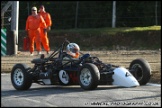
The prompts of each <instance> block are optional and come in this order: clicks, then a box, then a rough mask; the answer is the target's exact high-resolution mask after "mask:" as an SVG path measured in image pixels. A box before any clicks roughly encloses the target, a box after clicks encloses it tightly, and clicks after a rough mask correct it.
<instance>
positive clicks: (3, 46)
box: [1, 29, 7, 56]
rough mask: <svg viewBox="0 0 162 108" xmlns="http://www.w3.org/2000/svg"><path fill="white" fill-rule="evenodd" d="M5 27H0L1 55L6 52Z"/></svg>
mask: <svg viewBox="0 0 162 108" xmlns="http://www.w3.org/2000/svg"><path fill="white" fill-rule="evenodd" d="M6 37H7V35H6V29H1V56H4V55H6V54H7V41H6V39H7V38H6Z"/></svg>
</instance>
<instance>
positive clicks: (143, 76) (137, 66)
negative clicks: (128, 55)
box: [129, 58, 151, 85]
mask: <svg viewBox="0 0 162 108" xmlns="http://www.w3.org/2000/svg"><path fill="white" fill-rule="evenodd" d="M129 70H130V72H131V73H132V74H133V76H134V77H135V78H136V79H137V81H138V82H139V83H140V85H145V84H146V83H148V82H149V80H150V77H151V68H150V65H149V63H148V62H147V61H146V60H144V59H142V58H140V59H135V60H133V61H132V62H131V63H130V66H129Z"/></svg>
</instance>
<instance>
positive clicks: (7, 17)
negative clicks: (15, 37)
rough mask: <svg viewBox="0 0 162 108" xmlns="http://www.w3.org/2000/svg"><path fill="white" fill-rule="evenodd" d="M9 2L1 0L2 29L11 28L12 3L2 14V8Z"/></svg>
mask: <svg viewBox="0 0 162 108" xmlns="http://www.w3.org/2000/svg"><path fill="white" fill-rule="evenodd" d="M7 3H8V1H1V29H6V30H11V11H12V5H10V6H9V7H8V8H7V10H6V11H5V13H4V14H3V15H2V9H3V8H4V7H5V6H6V4H7Z"/></svg>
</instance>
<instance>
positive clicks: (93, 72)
mask: <svg viewBox="0 0 162 108" xmlns="http://www.w3.org/2000/svg"><path fill="white" fill-rule="evenodd" d="M78 78H79V84H80V86H81V88H83V89H84V90H92V89H95V88H97V86H98V83H99V80H100V73H99V70H98V68H97V66H96V65H94V64H92V63H86V64H84V65H83V66H82V68H81V69H80V71H79V73H78Z"/></svg>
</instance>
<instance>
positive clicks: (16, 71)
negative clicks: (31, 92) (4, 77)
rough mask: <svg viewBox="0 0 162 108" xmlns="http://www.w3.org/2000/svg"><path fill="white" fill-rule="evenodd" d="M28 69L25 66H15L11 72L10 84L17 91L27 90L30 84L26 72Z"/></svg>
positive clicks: (30, 81) (29, 77) (30, 79)
mask: <svg viewBox="0 0 162 108" xmlns="http://www.w3.org/2000/svg"><path fill="white" fill-rule="evenodd" d="M29 69H30V67H28V66H27V65H25V64H16V65H15V66H14V67H13V68H12V71H11V82H12V85H13V87H14V88H15V89H17V90H27V89H29V88H30V86H31V84H32V78H31V76H30V75H29V73H28V72H27V71H28V70H29Z"/></svg>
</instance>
